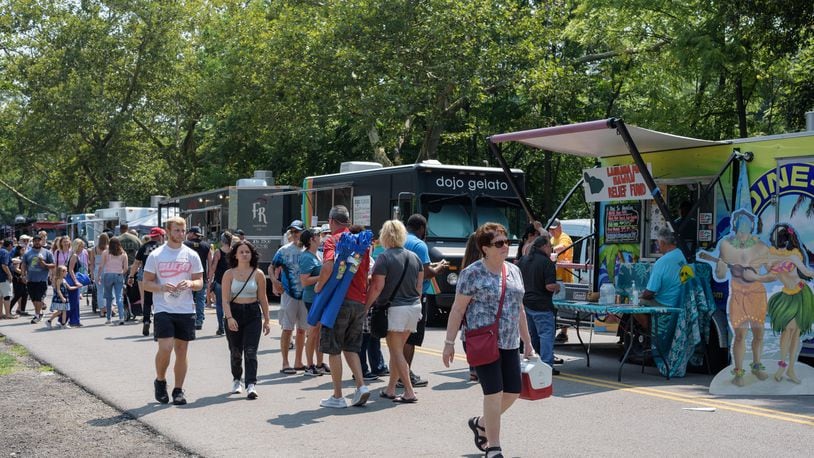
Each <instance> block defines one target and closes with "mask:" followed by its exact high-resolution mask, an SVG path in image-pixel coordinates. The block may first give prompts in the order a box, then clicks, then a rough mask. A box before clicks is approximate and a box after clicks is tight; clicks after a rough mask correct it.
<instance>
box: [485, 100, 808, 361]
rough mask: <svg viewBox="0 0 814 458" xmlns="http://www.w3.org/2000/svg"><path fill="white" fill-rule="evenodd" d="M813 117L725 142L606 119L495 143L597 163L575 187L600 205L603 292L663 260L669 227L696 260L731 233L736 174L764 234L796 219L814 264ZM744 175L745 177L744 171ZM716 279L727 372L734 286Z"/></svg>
mask: <svg viewBox="0 0 814 458" xmlns="http://www.w3.org/2000/svg"><path fill="white" fill-rule="evenodd" d="M808 116H809V118H810V119H809V120H808V121H809V122H808V130H807V131H804V132H798V133H789V134H782V135H771V136H763V137H753V138H741V139H733V140H727V141H706V140H699V139H694V138H687V137H680V136H675V135H670V134H666V133H661V132H656V131H652V130H648V129H644V128H641V127H637V126H628V125H626V124H625V123H624V121H623V120H621V119H607V120H599V121H591V122H585V123H579V124H572V125H566V126H556V127H548V128H541V129H534V130H528V131H521V132H512V133H506V134H499V135H493V136H492V137H490V139H489V140H490V141H489V146H490V149H491V150H492V152H493V153H494V154H495V155H496V157H497V158H498V160H499V161H501V162H502V163H505V161H503V159H502V154H501V152H500V145H501V144H502V143H505V142H519V143H522V144H525V145H527V146H531V147H533V148H540V149H545V150H548V151H555V152H560V153H565V154H570V155H576V156H581V157H589V158H595V159H596V160H597V162H598V165H599V166H598V167H596V168H591V169H585V171H584V173H583V179H582V180H581V181H580V183H578V186H580V187H582V188H583V189H584V192H585V194H586V200H588V201H589V202H593V203H594V205H593V217H594V220H595V222H596V229H597V243H596V244H595V245H594V254H593V259H594V260H595V262H594V265H595V268H594V271H593V276H592V277H593V278H592V289H593V290H594V291H598V289H599V286H600V285H601V284H603V283H605V282H609V281H611V282H612V281H613V276H614V273H615V272H616V271H617V270H618V268H619V264H621V263H633V262H638V261H640V260H641V261H648V260H649V261H654V260H656V259H657V258H658V257H660V256H661V253H659V245H658V243H656V234H657V232H658V230H659V229H660V228H662V227H670V228H671V229H672V230H673V231H674V232H676V233H677V235H678V238H679V246H680V248H681V249H682V250H683V251H684V252H685V256H686V258H687V259H688V261H690V262H692V261H693V260H695V258H696V256H697V255H698V254H699V253H702V252H704V253H706V252H707V251H710V250H712V249H714V248H715V246H716V244H717V242H718V241H719V240H720V239H721V238H722V237H724V236H726V235H728V234H729V232H730V215H731V214H732V212H733V211H734V210H736V209H737V208H739V207H738V205H739V203H738V201H737V199H738V195H739V193H738V189H737V188H738V183H739V178H740V179H741V180H742V181H741V183H747V184H748V191H746V192H748V197H747V199H749V200H748V201H746V202H748V203H746V204H745V205H746V206H748V207H749V210H751V212H752V213H753V214H754V215H755V216H757V223H756V234H757V236H758V237H760V238H765V239H767V240H768V239H769V232H770V231H771V230H772V228H773V227H774V225H775V224H776V223H778V222H785V223H789V224H791V225H792V226H793V227H794V229H795V230H796V231H797V233H798V235H799V239H800V242H801V243H802V245H803V247H804V251H807V252H808V262H809V263H811V262H812V260H814V255H812V253H811V250H812V249H814V225H813V224H811V221H812V220H814V219H812V216H814V113H809V114H808ZM741 164H744V166H741ZM744 171H745V173H746V175H747V176H746V177H742V176H741V175H743V174H744ZM741 186H743V185H741ZM741 195H745V192H741ZM523 205H524V209H525V211H526V213H527V217H528V218H529V219H537V216H536V215H535V213H534V211H533V209H531V208H529V207H528V205H527V204H526V203H525V202H524V203H523ZM680 209H682V210H680ZM555 216H556V215H552V216H551V218H552V219H553V218H554V217H555ZM704 256H705V257H707V258H709V256H708V255H706V254H705V255H704ZM710 282H711V290H712V296H713V299H714V301H715V304H716V307H715V312H714V314H713V316H712V326H710V331H709V336H708V338H709V339H708V341H707V342H708V344H707V345H708V348H707V351H708V352H709V355H708V356H709V358H708V362H711V363H712V364H711V366H713V368H715V367H716V366H717V368H718V369H720V368H721V367H722V366H726V362H727V360H728V347H729V343H730V342H731V335H730V334H731V330H730V329H729V327H728V325H727V308H726V304H727V295H728V294H729V288H728V283H727V282H718V281H716V280H715V278H711V279H710ZM641 286H642V288H643V287H644V285H641ZM767 333H771V330H769V331H767ZM809 337H810V336H809ZM805 356H814V345H812V341H811V340H809V341H806V342H803V348H802V350H801V352H800V357H801V358H802V357H805Z"/></svg>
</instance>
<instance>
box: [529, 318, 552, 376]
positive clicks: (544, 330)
mask: <svg viewBox="0 0 814 458" xmlns="http://www.w3.org/2000/svg"><path fill="white" fill-rule="evenodd" d="M526 318H528V323H529V334H531V344H532V346H534V351H536V352H537V354H539V355H540V361H542V362H544V363H546V364H548V365H549V366H551V367H554V331H555V326H554V312H552V311H548V312H538V311H535V310H531V309H530V308H528V307H526Z"/></svg>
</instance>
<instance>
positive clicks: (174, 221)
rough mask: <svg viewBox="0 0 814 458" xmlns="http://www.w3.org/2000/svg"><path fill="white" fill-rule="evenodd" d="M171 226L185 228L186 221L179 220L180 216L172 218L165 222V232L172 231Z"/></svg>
mask: <svg viewBox="0 0 814 458" xmlns="http://www.w3.org/2000/svg"><path fill="white" fill-rule="evenodd" d="M173 224H177V225H178V226H181V227H187V220H185V219H184V218H181V217H180V216H173V217H172V218H170V219H168V220H167V224H166V228H167V232H169V231H171V230H172V225H173Z"/></svg>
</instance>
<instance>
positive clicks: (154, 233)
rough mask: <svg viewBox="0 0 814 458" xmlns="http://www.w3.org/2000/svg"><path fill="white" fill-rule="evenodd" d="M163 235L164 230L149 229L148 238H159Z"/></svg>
mask: <svg viewBox="0 0 814 458" xmlns="http://www.w3.org/2000/svg"><path fill="white" fill-rule="evenodd" d="M164 234H166V232H165V231H164V229H161V228H160V227H154V228H152V229H150V237H151V238H157V237H161V236H163V235H164Z"/></svg>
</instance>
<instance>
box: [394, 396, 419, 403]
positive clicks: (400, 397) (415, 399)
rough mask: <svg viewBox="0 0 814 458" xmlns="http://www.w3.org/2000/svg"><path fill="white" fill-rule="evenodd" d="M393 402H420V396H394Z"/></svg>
mask: <svg viewBox="0 0 814 458" xmlns="http://www.w3.org/2000/svg"><path fill="white" fill-rule="evenodd" d="M393 402H395V403H398V404H413V403H415V402H418V398H405V397H404V396H396V397H394V398H393Z"/></svg>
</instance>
